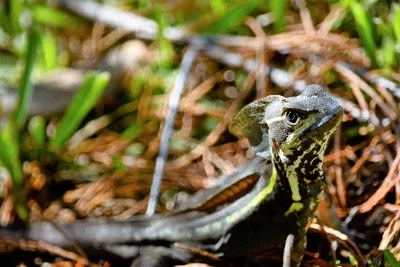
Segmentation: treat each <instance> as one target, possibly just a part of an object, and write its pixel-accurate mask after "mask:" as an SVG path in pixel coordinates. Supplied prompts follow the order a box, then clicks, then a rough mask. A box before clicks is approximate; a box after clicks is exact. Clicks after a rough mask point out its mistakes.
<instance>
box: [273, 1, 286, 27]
mask: <svg viewBox="0 0 400 267" xmlns="http://www.w3.org/2000/svg"><path fill="white" fill-rule="evenodd" d="M287 2H288V1H286V0H271V1H269V3H270V6H271V12H272V14H273V16H274V23H273V25H274V30H275V32H283V31H284V30H285V18H286V13H287Z"/></svg>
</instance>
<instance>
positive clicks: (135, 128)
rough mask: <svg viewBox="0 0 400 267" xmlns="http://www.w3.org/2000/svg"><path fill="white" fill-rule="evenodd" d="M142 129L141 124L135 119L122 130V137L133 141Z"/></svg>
mask: <svg viewBox="0 0 400 267" xmlns="http://www.w3.org/2000/svg"><path fill="white" fill-rule="evenodd" d="M142 130H143V126H142V125H141V124H140V123H139V121H135V122H134V123H133V124H132V125H130V126H129V127H128V128H126V129H125V130H124V131H123V132H122V137H124V138H125V139H126V140H129V141H133V140H135V139H136V138H137V137H138V136H139V135H140V133H141V132H142Z"/></svg>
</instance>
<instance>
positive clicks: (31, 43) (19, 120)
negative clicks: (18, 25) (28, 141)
mask: <svg viewBox="0 0 400 267" xmlns="http://www.w3.org/2000/svg"><path fill="white" fill-rule="evenodd" d="M39 38H40V36H39V34H38V33H37V31H36V30H35V29H33V28H32V29H31V32H30V35H29V40H28V50H27V52H26V60H25V70H24V74H23V76H22V80H21V85H20V87H19V98H18V105H17V109H16V110H15V112H16V113H15V121H16V126H17V127H18V129H21V128H22V127H23V126H24V124H25V121H26V117H27V115H28V112H29V107H30V102H31V99H32V94H33V87H32V82H31V74H32V71H33V67H34V65H35V61H36V55H37V53H36V52H37V46H38V43H39Z"/></svg>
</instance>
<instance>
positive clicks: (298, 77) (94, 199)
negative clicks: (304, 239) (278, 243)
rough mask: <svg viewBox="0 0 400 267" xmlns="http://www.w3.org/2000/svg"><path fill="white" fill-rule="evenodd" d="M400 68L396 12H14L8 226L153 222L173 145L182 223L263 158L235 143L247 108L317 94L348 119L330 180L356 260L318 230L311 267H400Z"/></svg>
mask: <svg viewBox="0 0 400 267" xmlns="http://www.w3.org/2000/svg"><path fill="white" fill-rule="evenodd" d="M399 63H400V5H399V3H398V2H397V1H390V0H385V1H378V0H376V1H374V0H363V1H356V0H342V1H334V0H329V1H315V0H309V1H306V0H293V1H286V0H285V1H281V0H268V1H263V0H248V1H239V0H238V1H230V0H210V1H205V0H196V1H182V0H176V1H175V0H170V1H147V0H146V1H143V0H135V1H127V0H120V1H117V0H113V1H112V0H110V1H78V0H69V1H68V0H64V1H62V0H58V1H57V0H53V1H52V0H49V1H40V0H15V1H14V0H0V112H1V113H0V114H1V127H0V163H1V167H0V203H1V207H0V222H1V223H2V224H3V225H7V224H9V223H12V222H16V221H24V222H36V221H42V220H49V221H53V222H62V223H65V222H71V223H72V222H75V221H76V220H78V219H96V218H101V219H104V218H107V219H113V220H123V219H126V218H129V217H130V216H133V215H136V214H143V213H145V211H146V207H147V204H148V201H149V192H150V187H151V184H152V181H153V175H154V169H155V161H156V158H157V155H158V153H159V148H160V146H163V143H164V146H166V147H168V148H169V151H168V157H166V159H165V160H166V164H165V169H164V170H163V171H162V172H161V173H163V175H162V176H163V179H162V185H161V193H160V197H159V202H158V204H157V206H156V212H159V213H163V212H167V211H169V210H172V209H173V208H174V207H176V206H177V205H178V204H179V203H181V202H183V201H184V200H185V199H186V198H187V196H188V194H191V193H194V192H196V191H197V190H200V189H202V188H206V187H209V186H211V185H212V184H213V183H215V182H216V181H217V178H218V177H219V176H220V175H224V174H230V173H232V172H234V171H235V169H236V166H237V165H238V164H239V163H242V162H245V160H246V159H247V158H250V157H251V156H252V151H251V150H250V149H249V144H248V142H247V140H237V138H235V137H234V136H233V135H231V134H230V133H229V131H228V126H229V123H230V121H231V120H232V118H233V116H234V115H235V114H236V113H237V111H238V110H239V109H240V108H241V107H243V106H244V105H246V104H247V103H249V102H251V101H253V100H255V99H258V98H260V97H263V96H266V95H270V94H280V95H284V96H294V95H298V94H299V93H301V91H302V90H303V89H304V88H305V86H306V85H307V84H312V83H316V84H319V85H321V86H323V87H324V88H326V89H327V90H329V92H330V93H331V94H332V95H333V96H335V97H336V99H337V100H338V101H339V102H340V103H341V105H342V106H343V108H344V110H345V115H344V120H343V123H342V125H341V126H340V128H339V129H338V131H337V132H336V134H335V137H334V138H333V141H332V143H331V145H330V146H329V148H328V151H327V156H326V157H325V165H324V169H325V173H326V174H327V178H328V185H327V188H326V192H327V193H328V195H329V196H330V198H331V199H332V203H331V204H333V205H332V207H331V209H333V210H334V211H335V212H336V213H337V215H338V216H339V218H340V221H341V222H340V225H339V226H338V230H342V231H344V232H345V233H346V234H347V235H348V236H349V237H350V238H351V240H352V241H351V242H352V243H351V244H352V245H354V247H352V246H349V245H347V246H344V245H343V244H342V246H339V248H337V249H336V250H334V251H330V250H329V245H320V246H319V245H318V240H320V239H324V234H323V233H321V232H318V233H314V234H313V235H312V236H311V241H310V244H311V245H310V246H311V248H309V249H310V250H309V253H308V254H307V256H308V258H307V257H306V258H305V264H308V265H306V266H313V264H319V266H333V264H340V266H346V264H347V265H348V266H349V265H351V264H355V262H356V258H357V257H363V259H364V260H365V261H368V262H369V264H370V266H380V265H382V266H384V264H386V266H395V265H394V264H395V262H396V258H397V260H399V259H400V241H399V239H400V234H399V232H400V223H399V222H400V167H399V166H400V163H399V162H400V143H399V142H400V120H399V108H400V106H399V99H400V87H399V83H400V73H399ZM178 74H179V75H178ZM180 90H181V91H180ZM171 100H172V101H171ZM173 102H175V104H177V107H176V109H177V114H176V117H173V116H171V115H170V116H171V117H170V118H171V119H170V120H171V122H173V124H172V125H168V124H165V122H166V118H167V116H168V114H173V113H174V103H173ZM165 127H168V129H170V130H171V131H172V136H171V138H167V139H165V138H164V139H163V138H162V132H163V129H164V128H165ZM162 140H163V141H162ZM325 204H326V203H325ZM328 206H329V205H328ZM321 209H322V210H323V209H329V207H321ZM314 238H315V239H314ZM0 239H1V237H0ZM313 240H315V242H313ZM324 240H325V242H327V241H326V238H325V239H324ZM345 243H346V242H345ZM0 244H3V245H4V244H5V245H7V246H9V247H10V248H11V249H10V250H12V251H14V250H21V249H22V250H24V246H23V245H21V244H10V243H7V242H6V241H4V240H3V241H0ZM32 246H33V247H31V249H32V250H33V251H34V252H33V258H37V257H38V255H41V256H40V257H43V253H41V254H38V253H39V251H42V250H43V249H44V250H45V251H47V252H48V250H49V249H48V248H47V249H46V248H42V247H39V246H38V245H36V246H34V245H32ZM35 251H36V254H35ZM50 252H51V251H50ZM52 252H53V254H54V253H55V252H54V251H52ZM4 253H5V252H4ZM7 253H11V252H7ZM44 254H46V253H44ZM47 254H49V253H47ZM5 255H7V256H10V257H11V255H13V254H5ZM56 255H57V254H56ZM355 255H356V256H355ZM357 255H358V256H357ZM58 256H59V258H58V259H60V258H61V259H62V261H63V262H66V264H67V263H68V264H69V263H70V262H72V261H74V260H73V259H71V258H68V257H67V256H66V255H58ZM317 256H320V258H317ZM358 259H359V258H358ZM46 260H47V261H49V262H55V259H54V257H53V258H52V257H50V258H49V257H47V258H46ZM20 261H21V258H16V259H15V264H16V265H17V264H18V262H20ZM104 261H106V262H107V259H104ZM103 263H104V262H103ZM99 264H100V263H99ZM100 265H101V264H100ZM54 266H55V265H54ZM63 266H64V265H63ZM65 266H70V265H65ZM71 266H72V265H71ZM396 266H397V265H396Z"/></svg>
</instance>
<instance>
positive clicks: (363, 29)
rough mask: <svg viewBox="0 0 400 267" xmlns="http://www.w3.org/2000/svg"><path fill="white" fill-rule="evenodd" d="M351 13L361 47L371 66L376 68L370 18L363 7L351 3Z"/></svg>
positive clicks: (374, 45)
mask: <svg viewBox="0 0 400 267" xmlns="http://www.w3.org/2000/svg"><path fill="white" fill-rule="evenodd" d="M350 10H351V13H352V14H353V17H354V19H355V22H356V29H357V32H358V35H359V36H360V38H361V41H362V44H363V47H364V49H365V51H366V52H367V55H368V57H369V59H370V61H371V66H372V67H376V66H377V62H376V51H377V49H376V44H375V40H374V34H373V28H372V23H371V18H370V17H369V15H368V13H367V12H366V11H365V9H364V8H363V6H362V5H361V4H359V3H357V2H352V3H351V5H350Z"/></svg>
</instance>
